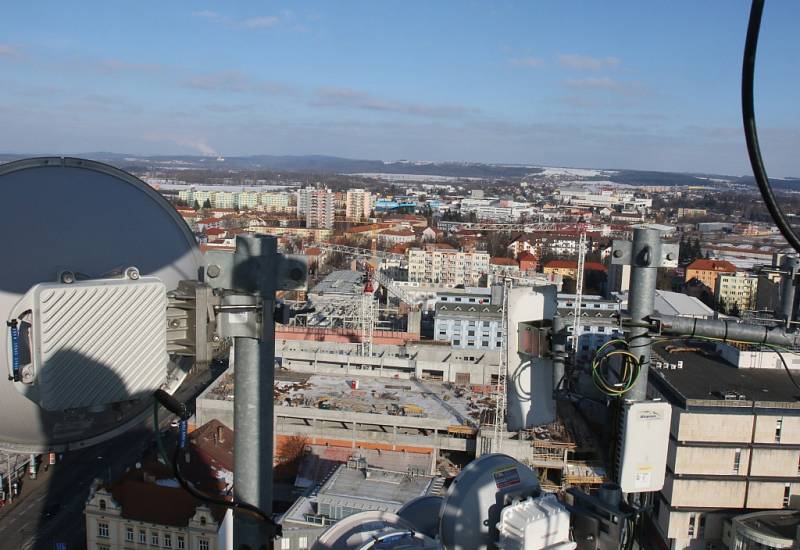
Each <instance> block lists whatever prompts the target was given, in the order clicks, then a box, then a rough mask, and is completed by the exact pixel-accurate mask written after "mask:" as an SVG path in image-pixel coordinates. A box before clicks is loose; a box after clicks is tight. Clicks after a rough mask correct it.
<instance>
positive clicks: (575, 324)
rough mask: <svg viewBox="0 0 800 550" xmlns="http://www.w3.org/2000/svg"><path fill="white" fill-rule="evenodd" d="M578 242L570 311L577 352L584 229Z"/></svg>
mask: <svg viewBox="0 0 800 550" xmlns="http://www.w3.org/2000/svg"><path fill="white" fill-rule="evenodd" d="M580 231H581V237H580V240H579V241H578V271H577V273H576V274H575V306H574V309H573V310H572V351H573V353H577V352H578V340H579V339H580V330H581V306H582V305H583V268H584V267H585V265H586V227H585V226H583V227H581V228H580Z"/></svg>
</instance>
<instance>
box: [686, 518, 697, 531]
mask: <svg viewBox="0 0 800 550" xmlns="http://www.w3.org/2000/svg"><path fill="white" fill-rule="evenodd" d="M695 521H697V514H689V530H688V531H687V533H686V534H687V535H688V536H690V537H694V524H695Z"/></svg>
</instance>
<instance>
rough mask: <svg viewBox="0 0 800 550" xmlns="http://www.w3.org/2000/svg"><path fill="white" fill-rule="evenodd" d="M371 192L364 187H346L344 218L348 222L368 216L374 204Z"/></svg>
mask: <svg viewBox="0 0 800 550" xmlns="http://www.w3.org/2000/svg"><path fill="white" fill-rule="evenodd" d="M374 200H375V199H374V197H373V195H372V193H370V192H369V191H367V190H365V189H348V190H347V198H346V205H345V218H346V219H347V221H349V222H360V221H364V220H366V219H367V218H369V215H370V213H371V212H372V207H373V204H374Z"/></svg>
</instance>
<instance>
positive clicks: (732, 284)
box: [716, 273, 758, 311]
mask: <svg viewBox="0 0 800 550" xmlns="http://www.w3.org/2000/svg"><path fill="white" fill-rule="evenodd" d="M716 296H717V301H718V302H720V303H724V304H725V305H726V306H727V307H728V310H730V308H731V307H733V306H734V305H736V307H737V308H738V309H739V311H744V310H746V309H755V307H756V300H757V298H758V277H757V276H755V275H749V274H747V273H736V274H735V275H724V274H719V275H717V289H716Z"/></svg>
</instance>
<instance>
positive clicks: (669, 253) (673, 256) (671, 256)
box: [667, 252, 675, 261]
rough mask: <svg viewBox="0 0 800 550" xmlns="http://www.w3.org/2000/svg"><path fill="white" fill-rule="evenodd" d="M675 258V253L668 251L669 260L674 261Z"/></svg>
mask: <svg viewBox="0 0 800 550" xmlns="http://www.w3.org/2000/svg"><path fill="white" fill-rule="evenodd" d="M674 259H675V254H674V253H672V252H667V260H669V261H672V260H674Z"/></svg>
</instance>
